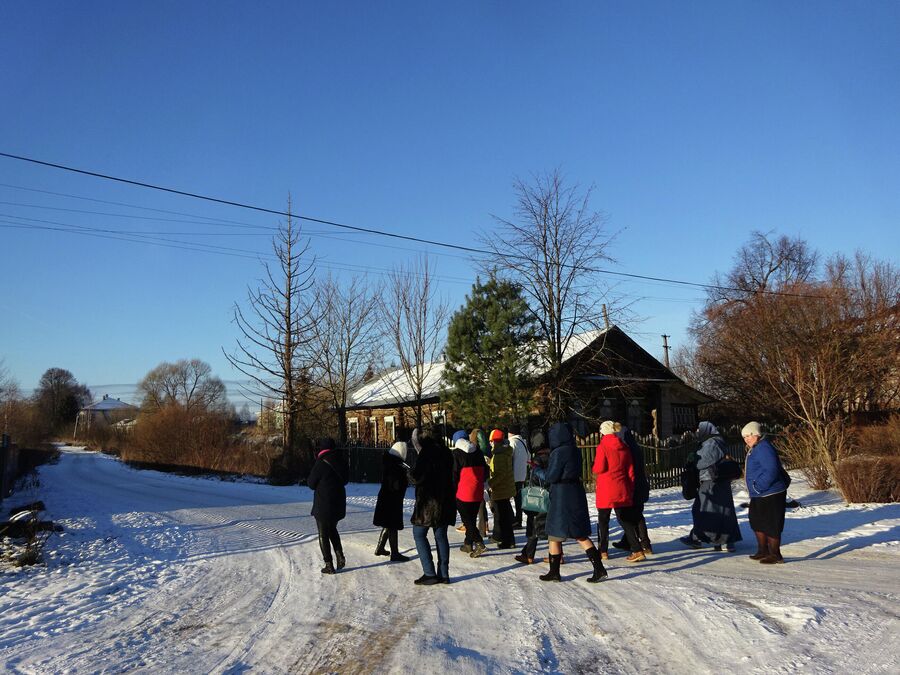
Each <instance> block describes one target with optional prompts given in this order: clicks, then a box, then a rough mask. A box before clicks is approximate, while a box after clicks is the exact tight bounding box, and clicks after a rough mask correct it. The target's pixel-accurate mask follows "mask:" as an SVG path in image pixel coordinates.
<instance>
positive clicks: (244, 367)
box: [223, 197, 315, 474]
mask: <svg viewBox="0 0 900 675" xmlns="http://www.w3.org/2000/svg"><path fill="white" fill-rule="evenodd" d="M272 251H273V253H274V256H275V259H276V262H275V263H274V264H271V265H270V264H269V263H266V262H264V263H263V267H264V269H265V275H264V277H263V278H262V279H261V280H260V281H259V285H258V286H257V288H255V289H254V288H249V287H248V289H247V301H246V305H247V306H246V309H242V308H241V307H240V305H238V304H235V306H234V323H235V324H236V325H237V327H238V330H239V331H240V333H241V335H240V336H239V337H238V339H237V348H236V349H235V351H234V352H233V353H230V354H229V353H228V352H225V356H226V358H227V359H228V361H229V362H230V363H231V365H232V366H233V367H234V368H236V369H237V370H239V371H240V372H241V373H243V374H244V375H246V376H247V377H248V378H250V382H251V384H249V385H247V386H245V387H244V389H245V393H246V394H247V395H248V396H249V397H250V398H251V399H252V400H258V399H260V398H268V399H274V400H275V401H276V406H278V408H279V410H278V412H279V413H280V414H281V415H282V417H283V419H284V424H283V436H282V440H283V444H284V455H285V457H284V459H285V464H286V469H287V471H288V472H289V473H290V474H293V473H295V472H296V469H297V466H296V449H297V439H296V433H297V427H298V417H299V414H300V410H299V408H300V403H299V397H298V393H299V391H300V389H301V388H302V380H303V378H304V373H305V368H304V364H302V363H301V359H300V357H301V354H302V351H301V350H302V348H303V346H304V344H305V343H306V341H307V340H308V337H307V336H308V332H309V326H310V316H309V311H308V309H307V305H306V303H304V300H305V296H306V294H307V293H309V292H310V290H311V288H312V270H313V266H314V262H315V261H314V260H312V259H310V258H311V256H310V253H309V240H308V239H303V238H301V228H300V226H299V224H296V223H295V222H294V219H293V217H292V216H291V199H290V197H288V204H287V217H286V218H285V220H284V221H282V222H281V223H280V225H279V228H278V233H277V234H276V235H275V236H274V237H273V238H272ZM223 351H224V350H223Z"/></svg>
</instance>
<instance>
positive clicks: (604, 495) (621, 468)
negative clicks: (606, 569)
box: [593, 421, 646, 562]
mask: <svg viewBox="0 0 900 675" xmlns="http://www.w3.org/2000/svg"><path fill="white" fill-rule="evenodd" d="M615 431H616V430H615V425H614V423H613V422H610V421H607V422H604V423H603V424H601V425H600V433H601V434H603V437H602V438H601V439H600V445H598V446H597V454H596V456H595V458H594V468H593V472H594V474H595V475H596V476H597V544H598V548H599V549H600V557H601V558H603V559H606V558H608V557H609V516H610V514H611V513H612V511H613V509H615V511H616V518H617V519H618V521H619V524H620V525H621V526H622V529H623V530H624V531H625V537H626V539H627V540H628V544H629V545H630V546H631V551H632V553H631V555H630V556H628V557H627V558H626V560H627V561H628V562H639V561H641V560H645V559H646V557H645V556H644V550H643V548H642V547H641V544H640V539H639V537H638V535H637V529H636V524H637V514H636V512H635V509H634V507H633V501H632V500H633V496H634V464H633V463H632V460H631V451H630V450H629V449H628V446H627V445H625V443H623V442H622V440H621V439H620V438H619V437H618V436H616V435H615Z"/></svg>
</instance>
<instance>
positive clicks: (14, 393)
mask: <svg viewBox="0 0 900 675" xmlns="http://www.w3.org/2000/svg"><path fill="white" fill-rule="evenodd" d="M21 396H22V393H21V391H20V390H19V383H18V382H16V380H15V378H14V377H13V376H12V375H10V374H9V369H8V368H7V367H6V364H5V363H4V361H3V360H2V359H0V409H2V415H3V430H2V431H3V433H4V434H9V417H10V414H11V413H12V407H13V404H14V403H15V402H16V401H18V400H19V399H20V398H21Z"/></svg>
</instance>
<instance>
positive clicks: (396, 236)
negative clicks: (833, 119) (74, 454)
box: [0, 152, 815, 298]
mask: <svg viewBox="0 0 900 675" xmlns="http://www.w3.org/2000/svg"><path fill="white" fill-rule="evenodd" d="M0 157H6V158H7V159H13V160H17V161H21V162H28V163H31V164H36V165H39V166H45V167H48V168H52V169H58V170H60V171H67V172H70V173H77V174H80V175H84V176H91V177H94V178H100V179H103V180H108V181H113V182H117V183H122V184H124V185H133V186H135V187H141V188H146V189H150V190H157V191H160V192H166V193H169V194H174V195H180V196H182V197H190V198H192V199H199V200H203V201H207V202H211V203H215V204H223V205H226V206H233V207H236V208H241V209H247V210H250V211H256V212H259V213H268V214H271V215H276V216H283V217H290V218H296V219H298V220H304V221H307V222H312V223H319V224H322V225H330V226H333V227H337V228H341V229H346V230H352V231H354V232H362V233H366V234H374V235H378V236H382V237H390V238H393V239H401V240H405V241H412V242H416V243H420V244H426V245H428V246H437V247H440V248H447V249H452V250H456V251H463V252H466V253H475V254H478V255H485V256H491V255H494V252H493V251H490V250H487V249H482V248H478V247H474V246H466V245H462V244H453V243H450V242H444V241H438V240H434V239H425V238H423V237H414V236H411V235H405V234H399V233H396V232H388V231H385V230H378V229H375V228H369V227H360V226H358V225H348V224H346V223H339V222H336V221H332V220H326V219H323V218H315V217H312V216H302V215H297V214H293V213H289V212H287V211H281V210H278V209H271V208H267V207H264V206H256V205H253V204H247V203H244V202H238V201H234V200H230V199H222V198H219V197H211V196H209V195H203V194H199V193H196V192H189V191H187V190H180V189H177V188H170V187H165V186H162V185H155V184H153V183H146V182H143V181H137V180H132V179H129V178H122V177H119V176H113V175H110V174H104V173H100V172H97V171H89V170H87V169H79V168H76V167H72V166H66V165H64V164H57V163H55V162H47V161H44V160H40V159H35V158H32V157H25V156H22V155H15V154H12V153H8V152H0ZM508 257H511V258H517V259H522V260H530V259H529V258H527V257H526V256H521V255H514V254H510V255H509V256H508ZM564 266H565V265H564ZM586 269H587V270H589V271H593V272H596V273H598V274H605V275H611V276H618V277H623V278H627V279H642V280H649V281H658V282H661V283H666V284H674V285H679V286H689V287H695V288H703V289H709V290H718V291H737V292H745V291H746V289H741V288H736V287H730V286H722V285H719V284H706V283H700V282H696V281H686V280H684V279H672V278H668V277H657V276H652V275H646V274H636V273H631V272H618V271H615V270H608V269H604V268H586ZM755 293H758V294H762V295H778V296H787V297H801V298H813V297H815V296H811V295H805V294H801V293H787V292H784V291H772V290H766V289H759V290H756V291H755Z"/></svg>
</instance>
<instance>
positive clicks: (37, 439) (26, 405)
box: [4, 400, 49, 448]
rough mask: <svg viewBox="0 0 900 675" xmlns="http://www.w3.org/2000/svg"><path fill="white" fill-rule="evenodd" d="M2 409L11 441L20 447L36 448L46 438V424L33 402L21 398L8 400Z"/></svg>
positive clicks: (47, 436)
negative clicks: (4, 409)
mask: <svg viewBox="0 0 900 675" xmlns="http://www.w3.org/2000/svg"><path fill="white" fill-rule="evenodd" d="M8 405H9V409H8V410H7V411H4V413H5V417H6V418H7V419H8V425H9V426H8V430H7V433H8V434H9V436H10V438H11V439H12V442H13V443H15V444H16V445H18V446H19V447H20V448H38V447H40V446H41V445H43V444H44V443H45V442H46V441H47V440H48V439H49V434H48V433H47V432H46V425H45V424H44V422H43V421H42V420H41V416H40V413H39V411H38V409H37V406H35V405H34V404H33V403H31V402H29V401H23V400H15V401H10V402H9V403H8Z"/></svg>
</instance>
